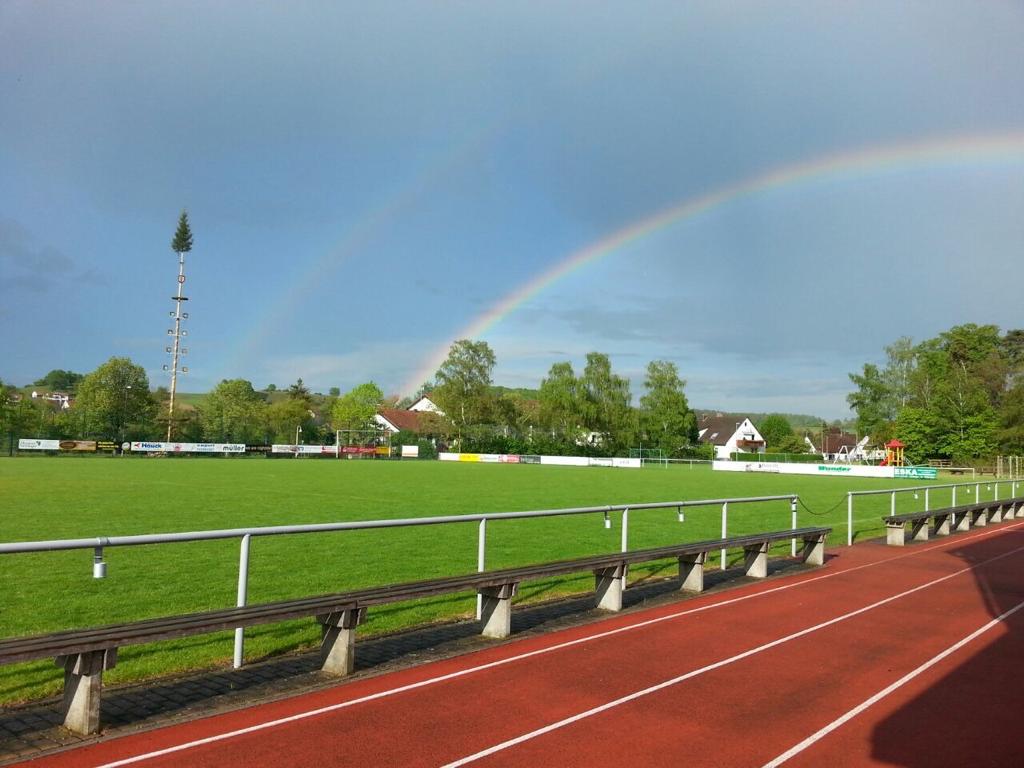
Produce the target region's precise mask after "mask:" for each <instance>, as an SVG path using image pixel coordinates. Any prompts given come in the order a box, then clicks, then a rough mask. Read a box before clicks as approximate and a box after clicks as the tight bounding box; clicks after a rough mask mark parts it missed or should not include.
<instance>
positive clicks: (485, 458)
mask: <svg viewBox="0 0 1024 768" xmlns="http://www.w3.org/2000/svg"><path fill="white" fill-rule="evenodd" d="M404 447H405V446H403V449H404ZM437 458H438V459H440V460H441V461H465V462H470V463H485V464H526V463H530V464H536V463H540V464H547V465H548V466H554V467H618V468H621V469H640V459H626V458H615V459H606V458H588V457H587V456H532V457H527V458H532V459H540V461H539V462H537V461H529V462H527V461H526V460H525V459H524V458H523V457H521V456H518V455H516V454H504V453H439V454H438V455H437Z"/></svg>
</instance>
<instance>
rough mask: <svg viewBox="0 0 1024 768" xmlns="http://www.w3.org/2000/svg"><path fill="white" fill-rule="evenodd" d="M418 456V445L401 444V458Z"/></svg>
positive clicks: (415, 457) (416, 457)
mask: <svg viewBox="0 0 1024 768" xmlns="http://www.w3.org/2000/svg"><path fill="white" fill-rule="evenodd" d="M419 457H420V447H419V446H418V445H403V446H402V458H403V459H418V458H419Z"/></svg>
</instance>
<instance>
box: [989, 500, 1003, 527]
mask: <svg viewBox="0 0 1024 768" xmlns="http://www.w3.org/2000/svg"><path fill="white" fill-rule="evenodd" d="M989 513H990V514H989V522H990V523H1001V522H1003V505H1002V504H999V505H997V506H995V507H992V509H991V510H989Z"/></svg>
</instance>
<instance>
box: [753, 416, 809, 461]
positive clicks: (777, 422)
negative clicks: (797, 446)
mask: <svg viewBox="0 0 1024 768" xmlns="http://www.w3.org/2000/svg"><path fill="white" fill-rule="evenodd" d="M757 431H758V432H760V433H761V437H763V438H764V442H765V446H766V448H767V450H768V451H770V452H772V453H791V451H786V450H783V446H784V444H785V445H787V446H788V445H791V444H792V442H793V441H792V440H790V439H789V438H792V437H793V436H794V435H793V427H792V426H791V425H790V423H789V419H787V418H786V417H785V416H783V415H782V414H781V413H772V414H769V415H768V416H765V417H764V419H763V420H762V421H761V423H760V424H758V425H757ZM797 442H798V443H799V441H797ZM802 452H803V451H799V453H802Z"/></svg>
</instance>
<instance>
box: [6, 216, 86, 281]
mask: <svg viewBox="0 0 1024 768" xmlns="http://www.w3.org/2000/svg"><path fill="white" fill-rule="evenodd" d="M0 265H3V271H4V272H5V273H6V274H7V275H8V276H7V277H6V278H5V280H4V285H5V286H6V287H8V288H11V289H14V290H16V291H28V292H30V293H45V292H47V291H49V290H50V289H51V288H53V287H55V286H56V285H58V284H60V283H63V282H65V281H68V280H71V279H76V280H84V281H85V282H89V283H90V284H93V285H96V284H99V283H102V276H101V274H100V273H99V272H98V271H97V270H96V269H94V268H89V269H85V270H81V271H80V272H77V274H76V264H75V261H74V260H73V259H72V258H71V257H69V256H68V255H67V254H65V253H64V252H63V251H61V250H60V249H58V248H55V247H54V246H52V245H48V244H39V243H36V242H35V241H34V238H33V237H32V235H31V234H30V233H29V231H28V230H27V229H25V227H23V226H22V225H21V224H20V223H18V222H17V221H14V220H13V219H7V218H0Z"/></svg>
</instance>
